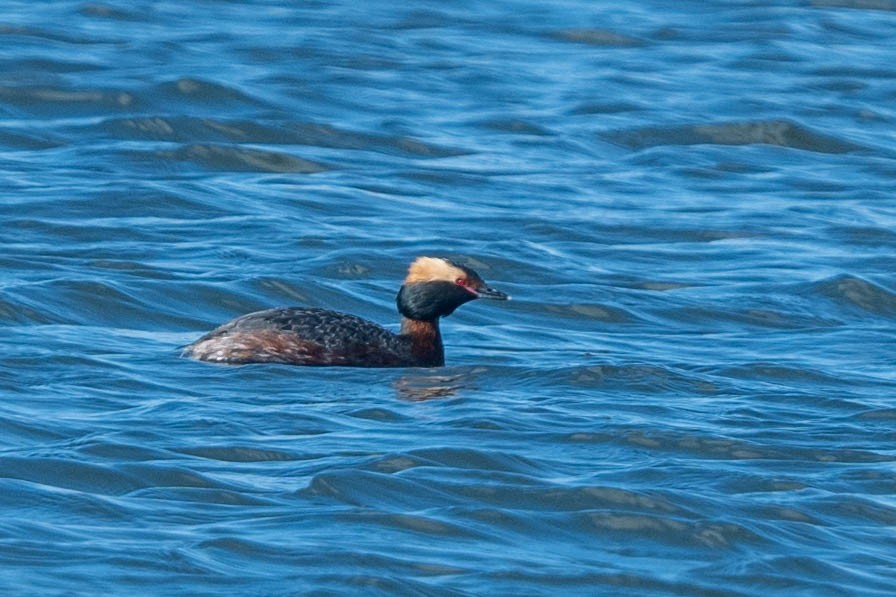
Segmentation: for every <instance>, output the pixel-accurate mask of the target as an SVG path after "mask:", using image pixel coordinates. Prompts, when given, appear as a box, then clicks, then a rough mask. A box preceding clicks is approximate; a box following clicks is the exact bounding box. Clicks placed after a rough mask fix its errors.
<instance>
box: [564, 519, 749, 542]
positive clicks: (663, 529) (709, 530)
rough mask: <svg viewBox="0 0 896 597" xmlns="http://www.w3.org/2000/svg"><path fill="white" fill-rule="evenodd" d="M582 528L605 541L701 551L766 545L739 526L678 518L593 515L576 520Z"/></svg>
mask: <svg viewBox="0 0 896 597" xmlns="http://www.w3.org/2000/svg"><path fill="white" fill-rule="evenodd" d="M577 518H578V519H579V520H580V521H581V522H580V524H582V525H588V524H589V523H590V525H591V527H592V530H593V532H595V533H598V534H600V535H601V536H602V537H603V538H604V539H605V540H606V539H607V536H608V535H609V536H615V537H616V538H617V540H620V541H624V540H626V539H625V538H626V537H648V538H649V541H651V542H658V543H666V544H669V545H675V546H679V547H690V548H698V549H708V550H715V549H725V548H729V549H730V548H732V547H733V546H739V545H744V544H752V545H761V544H765V543H767V542H766V541H765V540H764V539H763V538H762V537H761V536H760V535H757V534H756V533H754V532H752V531H751V530H749V529H747V528H744V527H742V526H740V525H736V524H731V523H724V522H704V521H689V520H682V519H678V518H668V517H660V516H649V515H645V514H635V515H632V514H621V513H615V512H613V513H609V512H594V513H589V514H587V515H584V516H579V517H577Z"/></svg>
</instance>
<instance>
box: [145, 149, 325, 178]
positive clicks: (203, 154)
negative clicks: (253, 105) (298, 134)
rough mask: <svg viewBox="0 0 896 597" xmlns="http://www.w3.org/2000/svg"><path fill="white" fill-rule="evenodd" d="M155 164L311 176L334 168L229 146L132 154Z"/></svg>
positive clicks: (290, 156) (273, 153)
mask: <svg viewBox="0 0 896 597" xmlns="http://www.w3.org/2000/svg"><path fill="white" fill-rule="evenodd" d="M133 153H134V154H136V155H138V156H142V157H144V158H148V159H150V158H151V159H152V161H156V160H159V159H161V160H171V161H175V162H192V163H194V164H197V165H199V166H201V167H203V168H206V169H208V170H221V171H229V172H281V173H294V174H314V173H317V172H325V171H327V170H332V169H333V166H330V165H328V164H323V163H321V162H314V161H311V160H306V159H303V158H299V157H296V156H293V155H290V154H287V153H283V152H279V151H266V150H262V149H250V148H247V147H237V146H232V145H188V146H185V147H181V148H179V149H176V150H174V151H155V152H133Z"/></svg>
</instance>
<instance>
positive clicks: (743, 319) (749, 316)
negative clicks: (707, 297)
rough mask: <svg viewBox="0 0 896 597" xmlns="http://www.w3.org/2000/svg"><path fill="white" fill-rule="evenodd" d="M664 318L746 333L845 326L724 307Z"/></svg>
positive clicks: (797, 315) (675, 313)
mask: <svg viewBox="0 0 896 597" xmlns="http://www.w3.org/2000/svg"><path fill="white" fill-rule="evenodd" d="M662 315H663V316H664V317H668V318H669V319H671V320H674V321H679V322H682V323H687V324H693V323H695V322H699V325H700V326H711V325H713V324H725V325H726V326H730V327H733V328H734V329H738V330H740V329H743V326H745V325H746V326H755V327H759V328H769V329H781V330H800V329H818V328H835V327H839V326H841V325H843V322H842V321H840V320H837V319H832V318H828V317H821V316H818V315H814V314H812V313H802V312H798V311H796V310H793V311H781V310H779V309H774V308H763V307H759V306H755V307H747V306H744V307H742V308H739V309H736V310H733V309H730V308H728V309H726V308H723V307H722V306H716V307H712V306H702V307H697V306H693V307H680V308H676V309H671V310H668V309H667V310H664V311H662Z"/></svg>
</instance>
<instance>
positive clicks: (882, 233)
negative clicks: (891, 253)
mask: <svg viewBox="0 0 896 597" xmlns="http://www.w3.org/2000/svg"><path fill="white" fill-rule="evenodd" d="M826 232H827V234H828V235H830V236H833V237H834V238H838V239H840V240H841V241H843V242H845V243H847V244H850V245H858V246H864V247H881V248H893V247H896V230H888V229H886V228H880V227H877V226H831V227H830V228H828V229H827V231H826Z"/></svg>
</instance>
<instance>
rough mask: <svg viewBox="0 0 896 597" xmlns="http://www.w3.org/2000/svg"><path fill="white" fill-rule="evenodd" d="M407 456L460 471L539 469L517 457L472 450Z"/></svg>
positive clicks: (419, 452) (417, 452)
mask: <svg viewBox="0 0 896 597" xmlns="http://www.w3.org/2000/svg"><path fill="white" fill-rule="evenodd" d="M408 456H409V457H411V458H413V459H414V460H419V461H421V462H426V463H428V464H429V465H430V466H441V467H449V468H460V469H477V470H484V471H496V472H514V473H521V474H535V473H537V472H538V470H539V469H540V468H541V467H540V466H539V465H537V464H536V463H534V462H531V461H529V460H527V459H526V458H523V457H521V456H518V455H512V454H501V453H498V452H494V451H484V450H474V449H461V448H448V447H443V448H426V449H422V450H413V451H411V452H409V453H408Z"/></svg>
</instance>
